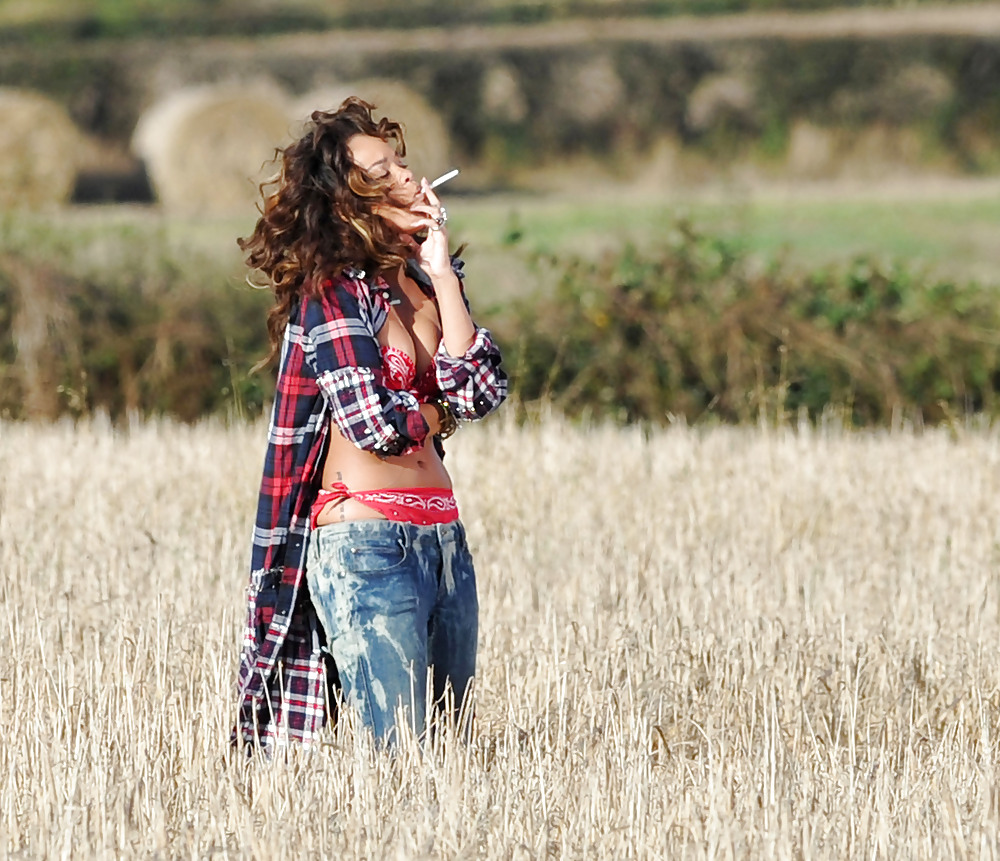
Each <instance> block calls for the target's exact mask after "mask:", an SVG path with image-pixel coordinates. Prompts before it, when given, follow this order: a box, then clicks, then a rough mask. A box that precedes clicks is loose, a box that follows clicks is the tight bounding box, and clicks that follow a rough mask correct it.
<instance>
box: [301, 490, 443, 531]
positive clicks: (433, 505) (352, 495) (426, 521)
mask: <svg viewBox="0 0 1000 861" xmlns="http://www.w3.org/2000/svg"><path fill="white" fill-rule="evenodd" d="M345 499H354V500H357V501H358V502H360V503H361V504H362V505H366V506H368V507H369V508H370V509H372V510H373V511H377V512H378V513H379V514H381V515H382V516H383V517H385V518H386V519H387V520H394V521H396V522H398V523H415V524H417V525H418V526H431V525H433V524H435V523H453V522H454V521H456V520H458V503H457V502H456V501H455V494H454V493H453V492H452V491H451V490H450V489H448V488H446V487H402V488H395V487H386V488H382V489H380V490H358V491H354V492H352V491H350V490H348V489H347V485H346V484H344V483H343V482H340V481H338V482H337V483H336V484H334V485H333V486H332V487H331V488H330V489H329V490H327V489H326V488H322V489H321V490H320V491H319V493H318V494H317V495H316V501H315V502H313V505H312V510H311V511H310V513H309V523H310V525H311V526H312V528H313V529H315V528H316V518H317V517H319V514H320V512H321V511H322V510H323V509H324V508H325V507H326V506H327V505H328V504H329V503H331V502H342V501H344V500H345Z"/></svg>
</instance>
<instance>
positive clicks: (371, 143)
mask: <svg viewBox="0 0 1000 861" xmlns="http://www.w3.org/2000/svg"><path fill="white" fill-rule="evenodd" d="M347 149H348V151H349V152H350V153H351V160H352V161H353V162H354V163H355V164H356V165H357V166H358V167H359V168H361V170H363V171H364V172H365V173H366V174H368V176H369V177H370V178H371V179H378V180H386V181H387V182H388V183H389V186H390V191H389V199H390V201H392V204H395V205H391V204H376V206H375V212H376V213H377V214H378V215H379V216H381V217H382V218H384V219H385V220H386V221H388V222H389V223H390V224H392V225H393V226H394V227H396V229H398V230H399V231H400V232H401V233H416V232H417V231H419V230H420V229H421V228H422V226H424V223H425V222H426V218H427V216H426V215H425V214H421V213H416V212H412V211H411V207H412V206H413V205H414V204H423V203H426V201H425V200H424V196H423V192H422V191H421V190H420V185H419V183H417V182H416V181H415V180H414V179H413V174H412V173H411V172H410V169H409V168H408V167H407V166H406V162H404V161H403V160H402V158H400V156H398V155H397V154H396V150H395V149H394V148H393V146H392V144H390V143H389V142H388V141H384V140H382V138H379V137H372V136H371V135H354V136H353V137H351V138H348V140H347Z"/></svg>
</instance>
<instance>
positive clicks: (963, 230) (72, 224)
mask: <svg viewBox="0 0 1000 861" xmlns="http://www.w3.org/2000/svg"><path fill="white" fill-rule="evenodd" d="M998 84H1000V3H988V2H982V3H962V4H957V3H956V4H949V3H941V2H926V3H924V2H909V3H897V2H889V0H886V2H853V3H849V2H837V0H565V2H559V1H558V0H552V2H504V0H476V2H460V0H439V2H434V3H423V2H406V3H404V2H395V0H370V2H367V3H365V4H356V3H347V2H320V0H297V1H296V2H268V0H256V2H252V0H249V2H248V0H242V2H239V3H237V2H231V0H0V109H2V115H3V118H4V119H3V122H2V123H0V413H2V414H3V415H5V416H8V417H12V418H55V417H58V416H61V415H86V414H91V413H94V412H102V413H108V414H109V415H110V416H111V417H112V418H115V419H120V418H122V417H126V416H128V415H133V414H136V415H158V414H165V415H170V416H174V417H177V418H181V419H184V420H194V419H197V418H200V417H203V416H206V415H211V414H221V415H226V416H229V417H243V416H255V415H259V414H260V413H261V411H262V410H264V409H266V406H267V403H268V401H269V397H270V393H271V391H272V388H273V374H274V371H273V368H272V369H268V370H264V371H261V372H257V373H251V372H250V368H251V366H252V365H253V364H254V363H255V362H256V361H257V360H258V359H259V358H260V357H261V356H262V355H264V354H265V353H266V352H267V349H266V337H265V333H264V326H263V316H264V313H265V312H266V309H267V307H268V304H269V295H268V294H267V292H266V291H259V290H254V289H252V288H251V287H249V286H247V285H246V283H245V281H244V276H245V275H246V272H245V270H244V268H243V266H242V263H241V260H240V255H239V251H238V249H237V247H236V242H235V240H236V237H238V236H240V235H245V234H246V233H248V232H249V231H250V230H251V229H252V227H253V223H254V220H255V217H256V213H255V201H256V198H257V191H256V185H257V183H258V182H260V181H261V180H262V179H263V178H265V177H266V176H267V175H268V174H269V172H270V170H271V167H270V166H269V165H268V164H267V163H266V162H267V160H268V159H269V158H270V156H272V155H273V153H274V149H275V147H277V146H282V145H284V144H287V143H288V142H290V141H291V140H292V139H293V137H294V136H296V135H297V134H298V133H299V130H300V129H301V127H302V123H303V121H304V120H305V119H306V118H307V117H308V115H309V113H310V112H311V111H312V110H315V109H317V108H331V107H334V106H336V105H337V104H338V103H339V102H340V101H341V100H342V99H343V98H344V97H346V96H347V95H351V94H356V95H360V96H362V97H364V98H366V99H368V100H369V101H372V102H374V103H375V104H376V105H378V107H379V109H380V112H382V113H385V114H387V115H389V116H391V117H393V118H394V119H398V120H399V121H401V122H402V123H403V125H404V127H405V130H406V134H407V141H408V145H409V151H410V163H411V166H412V167H413V168H414V170H415V172H417V173H418V175H419V174H425V175H427V176H429V177H433V176H437V175H438V174H440V173H443V172H444V171H446V170H447V169H449V168H451V167H460V168H461V171H462V172H461V175H460V177H459V178H458V179H456V180H454V181H452V182H451V183H450V184H449V185H447V186H445V187H444V189H443V196H444V197H445V198H446V200H447V201H448V203H449V207H450V212H451V226H452V233H453V236H454V239H455V242H456V243H458V242H467V243H468V250H467V252H466V259H467V271H468V272H469V280H468V289H469V293H470V296H471V298H472V302H473V306H474V309H475V310H476V311H477V316H478V317H479V319H480V322H483V323H485V324H487V325H490V326H491V327H492V328H494V330H495V332H496V334H497V335H498V337H499V338H500V339H501V341H502V343H503V345H504V347H505V354H506V356H507V361H508V365H509V367H510V370H511V373H512V376H513V378H514V384H515V391H516V392H517V394H518V396H519V401H520V403H521V409H523V410H525V411H527V412H530V411H531V409H532V408H533V406H534V405H537V404H539V403H544V404H545V405H546V406H547V407H548V406H555V407H556V408H557V409H560V410H562V411H564V412H567V413H569V414H572V415H585V416H594V417H609V418H611V419H614V420H618V421H650V422H664V421H670V420H676V419H677V418H679V417H682V418H684V419H685V420H688V421H693V422H695V421H715V420H718V421H756V420H760V419H761V418H762V417H767V418H774V419H778V420H782V419H785V418H788V417H790V416H800V417H807V418H812V419H815V418H818V417H820V416H823V415H824V414H826V413H827V412H829V411H831V410H833V411H836V412H838V414H839V415H840V416H841V417H842V418H844V419H845V420H846V421H848V422H849V423H852V424H879V423H892V422H894V421H909V422H917V423H919V422H924V421H928V422H934V421H954V420H956V419H957V418H958V417H960V416H964V415H968V414H975V413H986V414H992V413H993V412H994V411H995V408H996V397H995V392H996V390H997V388H998V386H1000V355H998V342H1000V331H998V330H1000V305H998V303H997V299H996V297H997V295H998V294H997V292H996V290H995V285H996V283H997V282H998V281H1000V279H998V278H997V276H996V271H997V269H996V264H997V263H998V262H1000V243H998V242H997V234H996V225H997V218H998V216H1000V138H998V135H997V129H998V121H1000V86H998Z"/></svg>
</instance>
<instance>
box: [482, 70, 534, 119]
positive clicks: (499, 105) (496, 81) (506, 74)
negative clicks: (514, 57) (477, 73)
mask: <svg viewBox="0 0 1000 861" xmlns="http://www.w3.org/2000/svg"><path fill="white" fill-rule="evenodd" d="M482 93H483V95H482V103H483V111H484V112H485V114H486V116H488V117H490V118H491V119H495V120H498V121H500V122H502V123H520V122H523V121H524V119H525V118H526V117H527V116H528V100H527V99H526V98H525V96H524V90H523V88H522V87H521V82H520V80H519V77H518V73H517V70H516V69H515V68H514V67H513V66H511V65H510V64H509V63H494V64H493V65H492V66H490V67H489V68H488V69H487V70H486V74H485V75H484V76H483V90H482Z"/></svg>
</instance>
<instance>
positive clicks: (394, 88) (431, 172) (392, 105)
mask: <svg viewBox="0 0 1000 861" xmlns="http://www.w3.org/2000/svg"><path fill="white" fill-rule="evenodd" d="M348 96H358V97H360V98H362V99H364V100H365V101H367V102H371V103H372V104H373V105H375V107H376V111H375V117H376V119H378V118H379V117H383V116H385V117H389V119H391V120H395V121H396V122H398V123H399V124H400V125H401V126H402V127H403V134H404V135H405V137H406V158H407V162H408V163H409V165H410V168H411V169H412V170H413V175H414V176H416V177H418V178H419V177H421V176H426V177H427V178H428V179H433V178H434V177H435V176H438V175H439V174H441V173H444V172H445V171H446V170H448V169H449V168H450V167H452V166H453V165H452V162H451V136H450V135H449V134H448V129H447V128H446V127H445V124H444V121H443V120H442V119H441V115H440V113H439V112H438V111H436V110H435V109H434V108H433V107H431V105H430V104H428V102H427V100H426V99H424V97H423V96H421V95H420V94H419V93H417V92H415V91H414V90H411V89H410V88H409V87H407V86H406V85H405V84H401V83H399V82H398V81H390V80H385V79H380V78H369V79H365V80H360V81H353V82H351V83H349V84H334V85H330V86H326V87H318V88H316V89H314V90H312V91H310V92H308V93H306V94H305V95H303V96H302V97H301V98H299V99H297V100H296V101H295V102H294V103H293V105H292V112H293V113H292V117H293V120H294V122H295V123H296V124H297V126H298V129H297V131H299V132H300V131H301V129H302V128H303V127H304V126H305V124H306V122H307V121H308V119H309V115H310V114H311V113H312V112H313V111H317V110H322V111H332V110H334V109H336V108H337V107H338V106H339V105H340V103H341V102H343V101H344V99H346V98H347V97H348Z"/></svg>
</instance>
